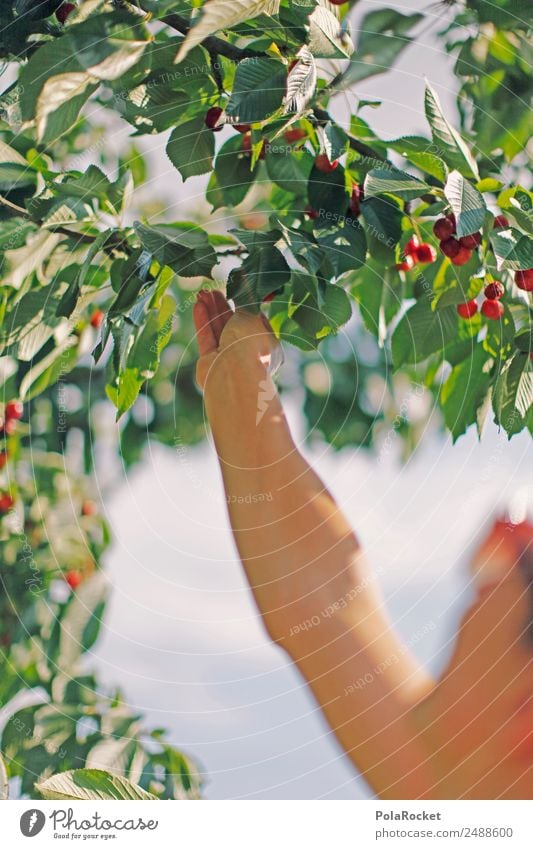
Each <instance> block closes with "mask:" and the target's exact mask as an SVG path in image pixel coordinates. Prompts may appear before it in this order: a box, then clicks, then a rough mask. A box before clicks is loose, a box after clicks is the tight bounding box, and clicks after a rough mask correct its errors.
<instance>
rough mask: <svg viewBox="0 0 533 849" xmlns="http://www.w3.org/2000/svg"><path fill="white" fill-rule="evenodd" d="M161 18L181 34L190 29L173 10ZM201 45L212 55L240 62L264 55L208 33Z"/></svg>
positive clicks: (186, 22)
mask: <svg viewBox="0 0 533 849" xmlns="http://www.w3.org/2000/svg"><path fill="white" fill-rule="evenodd" d="M161 20H162V22H163V23H164V24H166V25H167V26H169V27H171V28H172V29H175V30H176V31H177V32H180V33H181V34H182V35H187V33H188V32H189V30H190V29H191V26H190V24H189V23H188V21H187V20H186V19H185V18H183V17H182V16H181V15H177V14H175V13H174V12H171V13H170V14H168V15H165V16H164V17H162V18H161ZM202 46H203V47H205V49H206V50H207V51H208V53H210V54H212V55H213V54H215V55H217V56H225V57H226V58H227V59H233V61H234V62H240V61H241V60H242V59H257V58H258V57H259V56H264V55H265V54H264V53H260V52H258V51H257V50H248V49H247V48H246V47H236V45H234V44H230V43H229V42H227V41H224V39H223V38H217V36H215V35H209V36H208V37H207V38H204V40H203V41H202Z"/></svg>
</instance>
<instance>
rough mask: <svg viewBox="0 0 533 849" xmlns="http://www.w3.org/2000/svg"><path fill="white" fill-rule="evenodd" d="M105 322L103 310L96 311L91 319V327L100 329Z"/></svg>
mask: <svg viewBox="0 0 533 849" xmlns="http://www.w3.org/2000/svg"><path fill="white" fill-rule="evenodd" d="M103 320H104V313H103V312H102V310H95V311H94V312H93V313H92V314H91V317H90V319H89V323H90V325H91V327H95V328H96V329H98V328H99V327H100V325H101V324H102V322H103Z"/></svg>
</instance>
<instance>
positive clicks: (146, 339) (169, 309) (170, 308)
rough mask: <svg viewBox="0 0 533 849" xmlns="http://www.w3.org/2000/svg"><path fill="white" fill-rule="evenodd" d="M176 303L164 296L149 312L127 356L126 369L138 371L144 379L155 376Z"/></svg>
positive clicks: (168, 335)
mask: <svg viewBox="0 0 533 849" xmlns="http://www.w3.org/2000/svg"><path fill="white" fill-rule="evenodd" d="M175 312H176V302H175V300H174V298H172V297H170V295H164V297H163V298H162V300H161V303H160V304H159V306H158V308H157V309H153V310H149V312H148V315H147V319H146V323H145V325H144V327H143V329H142V331H141V332H140V334H139V336H138V337H137V339H136V341H135V344H134V345H133V348H132V350H131V352H130V354H129V355H128V361H127V362H128V367H129V368H135V369H137V370H138V372H139V375H140V376H141V377H143V378H145V379H147V378H151V377H153V376H154V375H155V373H156V371H157V368H158V366H159V359H160V356H161V351H162V350H163V348H164V347H165V345H167V344H168V342H169V340H170V337H171V336H172V321H173V318H174V315H175Z"/></svg>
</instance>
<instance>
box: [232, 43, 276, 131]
mask: <svg viewBox="0 0 533 849" xmlns="http://www.w3.org/2000/svg"><path fill="white" fill-rule="evenodd" d="M286 84H287V69H286V67H285V65H284V64H283V63H282V62H278V61H277V59H269V58H268V57H265V58H264V59H263V58H259V59H243V60H242V62H239V65H238V67H237V71H236V73H235V80H234V83H233V91H232V93H231V97H230V100H229V103H228V105H227V107H226V114H227V115H228V117H229V118H231V119H232V120H233V122H234V123H247V124H252V123H254V122H256V121H263V120H264V119H265V118H267V117H268V116H269V115H272V114H273V113H274V112H276V111H277V110H278V109H279V108H280V107H281V105H282V102H283V98H284V97H285V91H286Z"/></svg>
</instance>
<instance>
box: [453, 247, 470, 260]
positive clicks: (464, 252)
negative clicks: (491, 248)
mask: <svg viewBox="0 0 533 849" xmlns="http://www.w3.org/2000/svg"><path fill="white" fill-rule="evenodd" d="M471 257H472V251H469V250H468V248H463V246H462V245H460V246H459V250H458V252H457V253H456V254H455V256H453V257H452V262H453V264H454V265H466V263H467V262H468V261H469V259H471Z"/></svg>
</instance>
